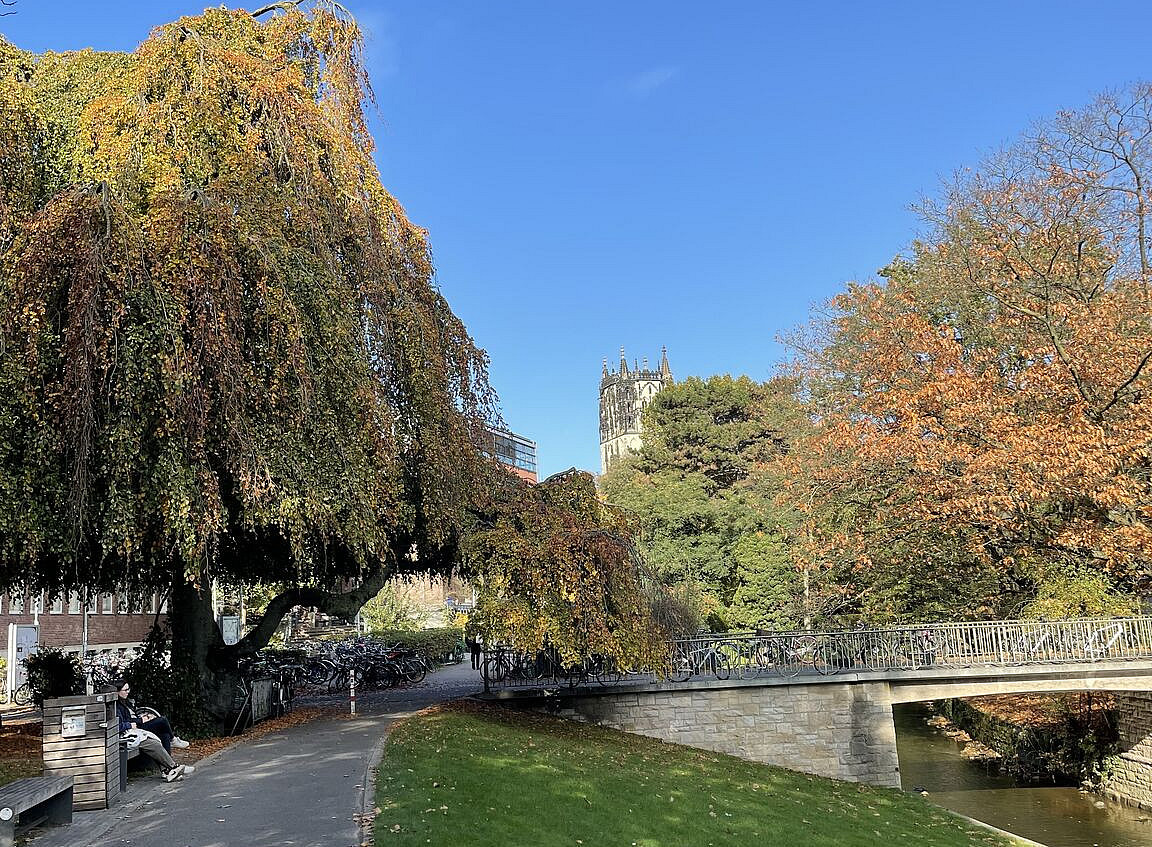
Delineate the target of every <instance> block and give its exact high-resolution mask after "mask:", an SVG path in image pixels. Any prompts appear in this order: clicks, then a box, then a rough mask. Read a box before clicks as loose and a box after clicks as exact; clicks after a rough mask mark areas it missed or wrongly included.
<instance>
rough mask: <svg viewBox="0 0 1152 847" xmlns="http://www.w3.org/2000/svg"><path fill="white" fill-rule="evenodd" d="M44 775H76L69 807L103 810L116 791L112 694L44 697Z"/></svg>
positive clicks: (117, 741)
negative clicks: (71, 805) (72, 802)
mask: <svg viewBox="0 0 1152 847" xmlns="http://www.w3.org/2000/svg"><path fill="white" fill-rule="evenodd" d="M43 744H44V775H45V776H61V775H63V776H72V777H74V778H75V788H74V795H73V797H74V807H75V808H76V809H78V810H81V809H106V808H108V807H109V806H110V805H112V804H113V803H114V802H115V801H116V798H117V797H118V796H119V795H120V722H119V720H118V719H117V717H116V694H115V692H109V693H105V694H93V695H90V696H79V697H60V698H58V699H55V700H45V701H44V729H43Z"/></svg>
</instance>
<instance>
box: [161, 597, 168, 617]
mask: <svg viewBox="0 0 1152 847" xmlns="http://www.w3.org/2000/svg"><path fill="white" fill-rule="evenodd" d="M160 614H162V615H166V614H168V595H167V594H165V595H164V599H163V600H161V601H160Z"/></svg>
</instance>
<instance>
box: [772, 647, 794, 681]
mask: <svg viewBox="0 0 1152 847" xmlns="http://www.w3.org/2000/svg"><path fill="white" fill-rule="evenodd" d="M771 652H772V665H773V667H774V668H775V670H776V673H778V674H780V676H783V677H786V678H791V677H794V676H796V674H798V673H800V664H801V663H800V661H799V659H798V657H797V655H796V651H795V650H794V649H793V648H792V647H791V646H790V645H789V644H787V643H784V642H781V643H779V644H773V645H772V649H771Z"/></svg>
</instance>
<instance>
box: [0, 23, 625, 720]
mask: <svg viewBox="0 0 1152 847" xmlns="http://www.w3.org/2000/svg"><path fill="white" fill-rule="evenodd" d="M265 13H266V14H265ZM371 99H372V93H371V89H370V87H369V82H368V79H367V77H366V74H365V71H364V68H363V64H362V61H361V35H360V32H359V30H358V29H357V26H356V24H355V22H354V21H353V20H351V19H350V18H349V17H348V16H347V15H346V14H345V13H343V11H342V10H341V9H340V7H338V6H336V5H335V4H333V3H327V2H321V3H320V4H319V5H317V6H315V7H314V8H312V9H311V10H310V11H303V10H301V9H299V8H297V5H296V4H292V3H284V4H277V5H276V6H275V7H269V8H267V9H265V10H262V12H261V13H257V14H250V13H248V12H245V11H231V10H227V9H222V8H221V9H212V10H208V11H206V12H204V14H202V15H200V16H197V17H189V18H183V19H181V20H179V21H176V22H175V23H172V24H168V25H166V26H162V27H160V28H158V29H157V30H155V31H154V32H153V33H152V35H151V37H150V38H148V40H147V41H145V42H144V43H143V44H141V45H140V47H139V48H138V49H137V50H136V51H135V52H133V53H131V54H119V53H117V54H107V53H95V52H92V51H84V52H80V53H66V54H52V53H48V54H44V55H38V56H33V55H31V54H28V53H25V52H22V51H20V50H18V49H16V48H14V47H13V46H12V45H10V44H9V43H8V42H6V41H4V40H3V39H2V38H0V582H2V583H4V584H6V585H9V586H12V585H27V586H28V587H30V588H31V589H33V590H45V591H47V592H49V593H55V594H59V593H61V592H63V591H66V590H70V589H74V588H76V587H77V586H88V587H91V588H93V589H100V590H118V591H128V592H132V591H145V590H151V589H153V588H157V587H159V588H163V589H166V590H170V592H171V594H170V609H171V614H170V622H171V626H172V636H173V655H174V657H176V658H177V659H180V660H184V661H188V662H190V663H191V664H192V665H193V666H194V667H195V668H196V669H197V670H198V671H199V672H200V674H201V677H202V679H203V693H204V695H205V702H206V704H207V705H208V707H209V710H210V711H212V712H213V713H215V714H217V715H220V714H222V713H223V711H224V710H225V708H226V705H225V704H227V703H228V702H229V701H230V699H231V695H232V688H231V686H232V685H234V681H235V677H234V667H235V660H236V657H237V655H240V654H244V653H247V652H251V651H253V650H255V649H258V648H259V647H261V646H263V645H265V644H266V643H267V642H268V640H269V638H270V637H271V635H272V633H273V631H274V629H275V627H276V626H277V624H278V622H279V621H280V620H281V618H282V617H283V614H284V613H285V612H286V611H287V610H288V609H290V608H291V607H292V606H294V605H297V604H304V605H309V606H316V607H318V608H320V609H323V610H327V611H329V612H332V613H336V614H341V615H346V616H349V615H352V614H354V613H355V611H356V610H357V609H359V608H360V606H361V605H362V604H363V603H364V602H366V601H367V600H368V599H369V598H371V597H372V596H373V595H375V594H376V592H377V591H378V590H379V588H380V587H381V586H382V585H383V584H384V583H385V581H386V580H387V579H389V578H390V577H392V576H395V575H396V574H398V573H404V572H414V571H420V572H429V571H447V570H449V569H450V568H452V567H453V566H455V565H457V564H458V563H459V561H460V554H461V549H462V546H463V544H464V542H465V540H466V539H467V538H468V537H470V535H471V534H473V533H475V532H476V531H478V530H483V528H484V527H485V526H489V525H490V526H496V525H501V522H502V521H506V518H507V512H508V509H513V508H518V507H517V505H516V504H517V503H518V502H519V500H521V499H522V498H524V497H531V496H532V495H529V494H525V493H524V492H523V491H522V490H521V491H518V492H517V493H516V494H515V496H510V497H506V498H504V499H503V500H501V501H499V502H497V501H495V500H493V491H508V490H509V485H510V483H509V482H508V481H507V480H505V479H503V478H499V479H498V478H496V477H494V474H497V473H499V471H498V469H497V468H496V466H495V465H494V463H492V462H490V461H489V460H488V459H486V458H485V457H484V456H482V455H481V454H480V453H479V452H478V451H477V449H476V448H475V446H474V445H475V444H477V443H478V440H477V435H478V433H479V430H480V429H481V428H482V427H483V426H485V425H486V424H488V423H490V422H492V421H493V420H494V419H495V418H496V414H495V410H494V403H493V395H492V392H491V390H490V389H489V386H488V382H487V359H486V356H485V354H484V353H483V351H482V350H480V349H478V348H477V347H476V346H475V345H474V343H473V341H472V339H471V338H470V337H469V335H468V333H467V331H466V330H465V328H464V326H463V325H462V323H461V322H460V321H459V319H458V318H457V317H456V316H455V315H454V314H453V313H452V311H451V310H450V309H449V307H448V305H447V303H446V302H445V300H444V298H443V297H442V296H441V295H440V293H439V292H438V290H437V288H436V286H435V285H434V282H433V268H432V264H431V261H430V256H429V248H428V241H427V237H426V233H425V232H424V231H423V230H421V229H420V228H419V227H417V226H415V225H413V224H412V223H411V222H410V221H409V220H408V219H407V217H406V216H405V214H404V211H403V209H402V208H401V207H400V205H399V203H398V202H397V201H396V199H395V198H394V197H392V196H391V195H390V194H389V193H388V191H386V190H385V189H384V187H383V186H382V185H381V182H380V178H379V174H378V172H377V169H376V166H375V164H374V162H373V159H372V155H371V154H372V150H373V143H372V139H371V137H370V135H369V132H368V130H367V128H366V125H365V119H364V113H363V105H364V103H365V102H370V101H371ZM586 517H587V518H588V519H589V520H591V521H592V522H593V523H598V522H599V521H600V517H599V516H597V515H586ZM560 526H561V524H559V523H556V522H553V523H552V524H549V525H548V527H547V528H549V529H558V528H559V527H560ZM617 539H618V543H617V544H616V545H615V547H613V548H612V550H605V549H599V550H598V551H596V553H595V555H608V556H609V557H613V556H614V557H616V558H617V559H619V560H623V558H624V557H625V556H626V548H627V543H626V539H624V538H623V537H622V536H617ZM560 549H561V548H560V546H559V545H558V546H557V550H560ZM558 555H559V553H558ZM469 560H470V562H471V563H472V565H473V567H475V568H479V569H483V568H484V567H486V566H491V567H493V568H495V569H496V570H497V571H500V570H501V569H506V568H507V566H508V559H507V557H502V556H497V555H495V554H493V553H492V551H491V549H490V548H488V547H484V546H481V547H477V548H476V550H475V551H474V552H473V553H472V554H471V556H470V557H469ZM540 566H541V567H547V566H548V563H546V562H544V563H541V564H540ZM217 578H221V579H226V580H228V581H229V582H231V583H239V584H257V583H261V584H272V585H276V586H282V587H283V590H282V591H281V593H279V594H278V595H277V596H276V597H275V598H274V599H273V600H272V601H271V603H270V605H269V607H268V611H267V613H266V614H265V615H264V617H263V620H262V622H261V623H260V625H259V626H258V627H257V628H256V629H255V630H254V631H253V632H251V633H250V634H248V635H247V636H246V637H245V638H244V640H243V641H241V643H240V644H239V645H236V646H235V647H231V648H226V647H225V646H224V645H223V643H222V640H221V638H220V633H219V631H218V629H217V627H216V626H215V622H214V620H213V618H212V609H211V604H210V585H211V582H212V580H213V579H217ZM495 581H496V582H500V580H498V579H496V580H495ZM509 590H511V591H515V590H516V586H515V585H514V584H513V585H509Z"/></svg>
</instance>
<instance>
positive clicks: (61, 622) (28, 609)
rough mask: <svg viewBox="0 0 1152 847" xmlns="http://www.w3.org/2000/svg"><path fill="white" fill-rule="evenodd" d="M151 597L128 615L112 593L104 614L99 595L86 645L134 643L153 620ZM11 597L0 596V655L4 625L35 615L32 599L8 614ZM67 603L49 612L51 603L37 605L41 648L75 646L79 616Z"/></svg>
mask: <svg viewBox="0 0 1152 847" xmlns="http://www.w3.org/2000/svg"><path fill="white" fill-rule="evenodd" d="M153 602H158V600H157V601H153V600H152V598H148V599H147V600H146V601H145V602H144V611H143V612H138V613H134V614H128V613H127V612H126V611H125V607H124V605H123V604H122V603H121V601H120V598H119V597H117V596H113V598H112V612H111V613H108V614H106V613H105V612H104V609H105V608H106V605H105V602H104V598H103V597H101V598H99V601H98V602H97V604H96V611H95V612H89V614H88V647H89V649H91V650H99V649H101V648H102V647H106V646H112V645H115V646H123V645H128V644H137V643H139V642H141V641H143V640H144V638H145V636H147V635H148V630H149V629H151V627H152V622H153V621H154V620H155V619H156V614H155V612H153V611H151V610H152V609H153V608H155V607H154V606H153V605H152V603H153ZM11 608H12V598H11V597H10V596H8V595H3V596H0V654H2V655H7V651H8V624H10V623H33V621H34V618H35V617H37V616H35V615H33V613H32V598H27V599H25V601H24V611H23V612H22V613H17V614H12V613H11ZM68 608H69V606H68V602H67V601H64V603H63V604H62V611H61V612H58V613H53V611H52V604H51V603H48V604H46V605H45V606H42V607H41V611H40V614H39V616H38V617H39V620H40V645H41V646H42V647H70V648H79V647H80V640H81V634H82V630H83V626H84V623H83V616H82V615H81V614H80V613H79V612H75V613H71V614H70V613H69V612H68ZM165 619H166V615H163V614H161V615H160V623H161V625H163V624H164V621H165Z"/></svg>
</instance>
